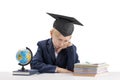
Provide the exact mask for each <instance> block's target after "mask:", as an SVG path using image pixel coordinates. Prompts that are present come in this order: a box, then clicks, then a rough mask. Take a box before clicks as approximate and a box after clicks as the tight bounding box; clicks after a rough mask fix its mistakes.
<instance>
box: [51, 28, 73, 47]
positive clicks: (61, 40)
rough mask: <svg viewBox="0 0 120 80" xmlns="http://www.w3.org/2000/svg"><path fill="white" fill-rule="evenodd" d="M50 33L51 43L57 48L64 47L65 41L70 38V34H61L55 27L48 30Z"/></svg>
mask: <svg viewBox="0 0 120 80" xmlns="http://www.w3.org/2000/svg"><path fill="white" fill-rule="evenodd" d="M50 34H51V38H52V41H53V45H54V47H55V48H56V49H59V48H61V47H64V46H65V44H66V43H68V42H69V41H70V39H71V37H72V36H71V35H69V36H63V35H62V34H61V33H60V32H59V31H58V30H56V29H55V28H53V29H52V30H51V31H50Z"/></svg>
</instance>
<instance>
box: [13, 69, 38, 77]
mask: <svg viewBox="0 0 120 80" xmlns="http://www.w3.org/2000/svg"><path fill="white" fill-rule="evenodd" d="M36 73H38V70H36V69H31V70H24V71H22V70H17V71H13V75H23V76H29V75H32V74H36Z"/></svg>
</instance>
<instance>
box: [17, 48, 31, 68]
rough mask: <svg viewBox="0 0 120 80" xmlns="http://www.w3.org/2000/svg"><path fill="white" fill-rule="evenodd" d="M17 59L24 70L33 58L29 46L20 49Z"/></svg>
mask: <svg viewBox="0 0 120 80" xmlns="http://www.w3.org/2000/svg"><path fill="white" fill-rule="evenodd" d="M16 59H17V61H18V62H19V65H21V66H22V70H24V66H25V65H27V64H29V63H30V62H31V60H32V52H31V50H30V49H29V48H28V47H26V49H21V50H18V52H17V54H16Z"/></svg>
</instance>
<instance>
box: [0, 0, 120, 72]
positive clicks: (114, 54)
mask: <svg viewBox="0 0 120 80" xmlns="http://www.w3.org/2000/svg"><path fill="white" fill-rule="evenodd" d="M46 12H50V13H56V14H62V15H67V16H72V17H73V16H74V17H75V18H77V19H78V20H79V21H80V22H81V23H83V24H84V26H78V25H75V31H74V33H73V37H72V40H71V41H72V42H73V43H74V44H75V45H76V46H77V52H78V54H79V59H80V60H81V62H86V61H88V62H92V63H101V62H106V63H108V64H109V65H110V66H109V71H120V62H119V61H120V56H119V54H120V22H119V21H120V2H119V0H0V71H13V70H17V69H19V68H20V67H19V66H18V65H17V64H18V62H17V61H16V52H17V51H18V50H19V49H21V48H25V47H26V46H27V47H29V48H31V50H32V51H33V53H34V54H35V52H36V50H37V45H36V44H37V42H38V41H39V40H44V39H47V38H49V37H50V34H49V31H50V29H51V28H52V24H53V22H54V19H53V18H52V17H50V16H49V15H47V14H46ZM26 67H28V68H29V65H28V66H26Z"/></svg>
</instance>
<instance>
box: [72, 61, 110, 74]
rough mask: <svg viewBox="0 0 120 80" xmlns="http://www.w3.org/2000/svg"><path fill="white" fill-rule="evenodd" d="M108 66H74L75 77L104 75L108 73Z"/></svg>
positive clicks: (77, 64) (102, 64)
mask: <svg viewBox="0 0 120 80" xmlns="http://www.w3.org/2000/svg"><path fill="white" fill-rule="evenodd" d="M107 68H108V64H106V63H98V64H80V63H76V64H74V75H77V76H96V75H97V74H103V73H106V72H108V70H107Z"/></svg>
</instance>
